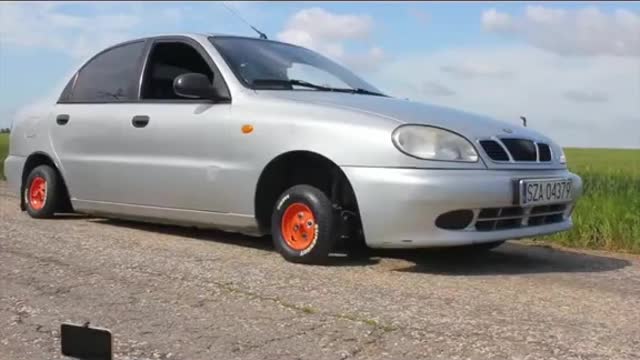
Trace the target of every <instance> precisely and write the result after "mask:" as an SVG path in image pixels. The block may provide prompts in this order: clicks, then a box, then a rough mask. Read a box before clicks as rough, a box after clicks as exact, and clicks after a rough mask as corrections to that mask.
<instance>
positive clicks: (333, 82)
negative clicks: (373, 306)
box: [5, 34, 582, 263]
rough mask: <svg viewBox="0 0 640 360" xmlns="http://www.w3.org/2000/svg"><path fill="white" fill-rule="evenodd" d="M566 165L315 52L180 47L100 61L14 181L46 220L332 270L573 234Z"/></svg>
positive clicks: (34, 144) (19, 148)
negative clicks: (229, 235) (95, 224)
mask: <svg viewBox="0 0 640 360" xmlns="http://www.w3.org/2000/svg"><path fill="white" fill-rule="evenodd" d="M565 162H566V161H565V157H564V154H563V151H562V148H561V147H560V146H558V145H557V144H556V143H554V142H553V141H552V140H551V139H549V138H548V137H546V136H544V135H541V134H539V133H537V132H535V131H531V130H528V129H527V128H525V127H520V126H515V127H514V126H512V125H509V124H507V123H504V122H499V121H496V120H493V119H490V118H487V117H483V116H478V115H473V114H469V113H464V112H461V111H457V110H453V109H448V108H443V107H437V106H432V105H426V104H421V103H416V102H412V101H408V100H402V99H398V98H393V97H390V96H387V95H385V94H383V93H382V92H381V91H380V90H378V89H376V88H375V87H374V86H372V85H370V84H368V83H367V82H365V81H363V80H362V79H360V78H359V77H357V76H356V75H354V74H353V73H351V72H350V71H348V70H347V69H345V68H344V67H342V66H340V65H338V64H336V63H334V62H333V61H331V60H329V59H327V58H326V57H324V56H322V55H319V54H317V53H315V52H313V51H311V50H308V49H305V48H302V47H298V46H294V45H290V44H285V43H281V42H276V41H270V40H263V39H254V38H246V37H237V36H226V35H224V36H223V35H202V34H180V35H170V36H157V37H150V38H144V39H138V40H133V41H129V42H125V43H122V44H119V45H116V46H113V47H110V48H108V49H106V50H104V51H102V52H100V53H98V54H97V55H95V56H94V57H93V58H91V59H90V60H89V61H87V62H86V63H85V64H84V65H83V66H82V67H81V68H80V69H79V70H78V71H77V73H75V75H74V76H73V77H72V78H71V79H70V80H69V82H68V84H67V85H66V87H65V88H64V90H63V91H62V93H61V94H60V97H59V98H58V100H57V102H56V103H52V104H51V105H50V106H49V107H48V108H46V109H43V110H41V111H39V112H36V113H32V114H29V115H25V116H23V117H19V118H16V119H15V121H14V124H13V129H12V132H11V143H10V154H9V157H8V158H7V160H6V162H5V169H6V170H5V172H6V174H7V177H8V181H9V184H10V186H11V188H12V189H14V190H15V191H16V192H19V193H20V194H22V196H21V199H22V201H21V203H22V204H21V206H22V209H23V210H26V211H27V212H28V213H29V215H31V216H32V217H34V218H45V217H50V216H53V215H54V213H57V212H68V211H75V212H79V213H87V214H94V215H98V216H105V217H114V218H126V219H133V220H140V221H150V222H162V223H171V224H178V225H186V226H197V227H212V228H218V229H222V230H226V231H235V232H241V233H245V234H251V235H264V234H272V237H273V241H274V244H275V247H276V249H277V250H278V251H279V252H280V253H281V254H282V255H283V256H284V257H285V258H286V259H287V260H290V261H295V262H304V263H320V262H323V261H324V260H326V259H327V257H328V255H329V253H330V252H331V251H333V250H334V249H336V248H337V247H338V246H339V247H340V248H343V249H346V250H347V251H348V253H352V254H358V253H361V252H360V250H363V249H367V248H423V247H436V246H458V245H468V246H472V247H473V248H475V249H478V250H480V249H489V248H492V247H494V246H497V245H499V244H501V243H502V242H504V241H505V240H507V239H517V238H523V237H531V236H539V235H544V234H551V233H556V232H559V231H564V230H567V229H569V228H570V227H571V226H572V220H571V213H572V210H573V208H574V205H575V203H576V200H577V199H578V197H579V196H580V195H581V192H582V181H581V179H580V177H578V176H576V175H575V174H572V173H570V172H569V171H568V170H567V166H566V163H565Z"/></svg>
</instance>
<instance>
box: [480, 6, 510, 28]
mask: <svg viewBox="0 0 640 360" xmlns="http://www.w3.org/2000/svg"><path fill="white" fill-rule="evenodd" d="M512 21H513V20H512V19H511V16H510V15H509V14H506V13H500V12H498V11H496V9H489V10H487V11H484V12H483V13H482V25H483V26H484V28H485V29H487V30H491V31H504V30H507V29H511V27H512Z"/></svg>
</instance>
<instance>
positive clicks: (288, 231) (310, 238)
mask: <svg viewBox="0 0 640 360" xmlns="http://www.w3.org/2000/svg"><path fill="white" fill-rule="evenodd" d="M280 232H281V233H282V237H283V238H284V241H285V242H286V243H287V245H289V247H290V248H292V249H294V250H298V251H301V250H304V249H306V248H308V247H309V246H311V244H312V243H313V242H314V241H315V237H316V217H315V216H314V215H313V211H311V209H310V208H309V207H308V206H307V205H305V204H303V203H293V204H291V205H289V207H287V209H286V210H285V211H284V214H283V215H282V223H281V225H280Z"/></svg>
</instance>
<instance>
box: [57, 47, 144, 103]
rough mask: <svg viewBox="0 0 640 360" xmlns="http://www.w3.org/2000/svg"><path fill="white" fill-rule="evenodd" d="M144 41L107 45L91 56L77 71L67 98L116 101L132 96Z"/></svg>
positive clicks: (132, 97) (128, 99)
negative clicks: (113, 45)
mask: <svg viewBox="0 0 640 360" xmlns="http://www.w3.org/2000/svg"><path fill="white" fill-rule="evenodd" d="M143 50H144V41H138V42H134V43H128V44H124V45H120V46H118V47H115V48H112V49H109V50H107V51H105V52H103V53H101V54H99V55H98V56H96V57H94V58H93V59H91V60H90V61H89V62H88V63H87V64H86V65H85V66H84V67H83V68H82V69H80V72H79V73H78V75H77V76H78V77H77V79H76V81H75V86H74V87H73V90H72V91H71V94H70V96H67V99H65V100H67V101H71V102H118V101H131V100H135V99H136V88H137V84H138V78H139V72H138V68H139V64H140V61H139V60H140V56H141V55H142V51H143Z"/></svg>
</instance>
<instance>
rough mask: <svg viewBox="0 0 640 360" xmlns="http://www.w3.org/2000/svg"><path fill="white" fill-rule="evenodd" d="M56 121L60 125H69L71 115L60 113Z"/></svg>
mask: <svg viewBox="0 0 640 360" xmlns="http://www.w3.org/2000/svg"><path fill="white" fill-rule="evenodd" d="M56 122H57V123H58V125H67V123H68V122H69V115H68V114H60V115H58V116H56Z"/></svg>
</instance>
